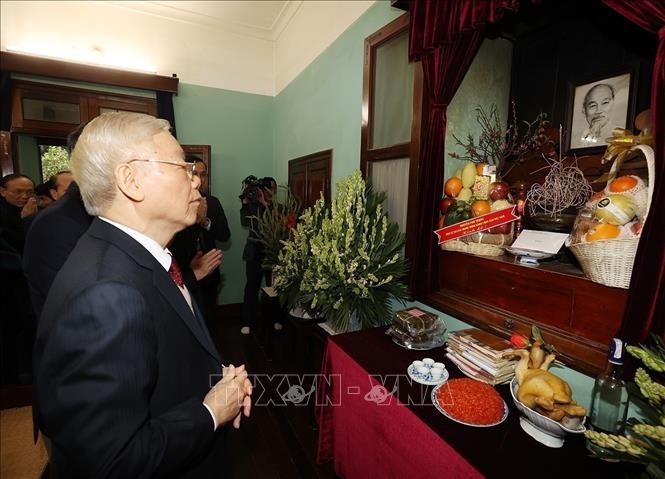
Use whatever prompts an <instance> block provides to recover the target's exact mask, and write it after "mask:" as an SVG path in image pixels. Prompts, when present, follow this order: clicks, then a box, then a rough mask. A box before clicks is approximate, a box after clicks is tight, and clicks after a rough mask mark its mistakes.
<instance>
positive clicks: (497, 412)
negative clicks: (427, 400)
mask: <svg viewBox="0 0 665 479" xmlns="http://www.w3.org/2000/svg"><path fill="white" fill-rule="evenodd" d="M432 404H434V406H435V407H436V409H437V410H438V411H439V412H440V413H441V414H443V415H444V416H446V417H447V418H448V419H451V420H453V421H455V422H457V423H460V424H464V425H465V426H472V427H492V426H496V425H497V424H501V423H502V422H503V421H505V420H506V418H507V417H508V405H507V404H506V402H505V401H504V400H503V399H502V398H501V396H500V395H499V393H498V392H497V391H496V389H494V388H493V387H492V386H490V385H489V384H485V383H481V382H480V381H476V380H474V379H469V378H458V379H451V380H450V381H447V382H446V383H444V384H441V385H439V386H437V387H435V388H434V389H432Z"/></svg>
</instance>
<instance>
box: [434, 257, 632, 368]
mask: <svg viewBox="0 0 665 479" xmlns="http://www.w3.org/2000/svg"><path fill="white" fill-rule="evenodd" d="M440 254H441V256H440V258H439V261H440V263H439V271H440V277H439V281H440V290H439V291H438V292H436V293H434V294H433V295H431V296H430V298H429V301H428V302H429V303H431V304H432V305H433V306H435V307H437V308H439V309H441V310H443V311H444V312H446V313H448V314H451V315H452V316H455V317H458V318H459V319H461V320H464V321H467V322H470V323H472V324H474V325H476V326H479V327H483V328H485V329H490V330H493V331H494V332H497V333H499V334H501V335H503V336H509V335H510V334H511V332H513V331H519V332H522V333H525V334H526V333H528V332H529V329H530V326H531V324H534V323H535V324H537V325H538V326H540V328H541V329H542V330H543V332H544V334H545V335H546V339H547V340H548V341H549V342H553V343H555V344H556V345H557V348H558V349H559V350H560V352H561V353H562V354H561V357H562V359H564V360H565V361H566V362H567V363H569V364H570V365H571V366H572V367H575V368H576V369H579V370H581V371H584V372H587V373H591V374H595V373H597V372H598V371H600V370H601V369H602V368H603V367H604V364H605V354H606V351H607V345H608V344H609V341H610V340H611V338H612V336H613V334H615V332H616V331H617V330H618V328H619V326H620V324H621V320H622V318H623V312H624V309H625V302H626V296H627V291H626V290H623V289H617V288H608V287H605V286H602V285H600V284H596V283H593V282H591V281H589V280H588V279H586V278H584V276H583V275H582V274H581V273H579V272H575V270H574V269H573V268H572V267H570V266H566V267H561V266H560V265H556V264H550V265H547V264H543V265H541V266H538V267H529V266H522V265H519V264H515V262H514V258H513V257H508V256H506V257H499V258H485V257H479V256H473V255H467V254H463V253H456V252H449V251H442V252H441V253H440ZM566 268H567V269H566Z"/></svg>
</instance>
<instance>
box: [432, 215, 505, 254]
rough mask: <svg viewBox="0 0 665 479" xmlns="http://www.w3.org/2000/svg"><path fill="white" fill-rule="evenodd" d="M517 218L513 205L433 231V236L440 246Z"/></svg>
mask: <svg viewBox="0 0 665 479" xmlns="http://www.w3.org/2000/svg"><path fill="white" fill-rule="evenodd" d="M517 218H518V216H516V215H515V205H513V206H509V207H508V208H504V209H502V210H498V211H492V212H491V213H487V214H484V215H480V216H476V217H475V218H471V219H468V220H465V221H462V222H460V223H455V224H454V225H450V226H446V227H444V228H441V229H438V230H436V231H434V234H435V235H436V236H437V238H438V240H439V244H441V243H443V242H444V241H450V240H454V239H457V238H461V237H463V236H468V235H471V234H473V233H478V232H479V231H484V230H486V229H489V228H494V227H495V226H500V225H504V224H506V223H510V222H511V221H515V220H516V219H517Z"/></svg>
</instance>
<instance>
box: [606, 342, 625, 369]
mask: <svg viewBox="0 0 665 479" xmlns="http://www.w3.org/2000/svg"><path fill="white" fill-rule="evenodd" d="M623 351H624V347H623V341H622V340H620V339H619V338H612V342H611V343H610V350H609V352H608V354H607V360H608V361H609V362H610V363H612V364H618V365H622V364H623Z"/></svg>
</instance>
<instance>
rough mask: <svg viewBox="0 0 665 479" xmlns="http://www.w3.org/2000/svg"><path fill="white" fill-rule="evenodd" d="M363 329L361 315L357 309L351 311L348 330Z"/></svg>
mask: <svg viewBox="0 0 665 479" xmlns="http://www.w3.org/2000/svg"><path fill="white" fill-rule="evenodd" d="M361 329H362V327H361V324H360V317H359V316H358V312H357V311H351V312H350V313H349V325H348V327H347V328H346V331H347V332H351V331H360V330H361Z"/></svg>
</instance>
